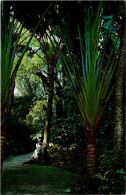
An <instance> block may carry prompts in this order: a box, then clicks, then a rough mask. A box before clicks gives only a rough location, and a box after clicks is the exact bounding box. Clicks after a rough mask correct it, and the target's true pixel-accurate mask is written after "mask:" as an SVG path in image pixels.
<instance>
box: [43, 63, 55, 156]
mask: <svg viewBox="0 0 126 195" xmlns="http://www.w3.org/2000/svg"><path fill="white" fill-rule="evenodd" d="M48 72H49V95H48V106H47V115H46V123H45V127H44V140H43V157H44V158H46V153H47V146H48V144H49V139H50V122H51V116H52V102H53V88H54V66H53V65H51V64H50V65H49V67H48Z"/></svg>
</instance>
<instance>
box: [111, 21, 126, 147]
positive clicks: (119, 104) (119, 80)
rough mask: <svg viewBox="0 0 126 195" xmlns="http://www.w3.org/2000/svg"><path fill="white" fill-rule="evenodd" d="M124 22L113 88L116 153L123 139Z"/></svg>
mask: <svg viewBox="0 0 126 195" xmlns="http://www.w3.org/2000/svg"><path fill="white" fill-rule="evenodd" d="M125 30H126V29H125V21H124V22H123V24H122V29H121V36H120V55H119V60H118V67H117V72H116V87H115V98H116V99H115V103H116V108H115V129H114V142H115V148H116V150H117V151H120V150H121V149H122V147H123V137H124V125H123V123H124V120H123V112H124V111H123V107H124V104H123V100H124V77H125V48H126V47H125V46H126V34H125Z"/></svg>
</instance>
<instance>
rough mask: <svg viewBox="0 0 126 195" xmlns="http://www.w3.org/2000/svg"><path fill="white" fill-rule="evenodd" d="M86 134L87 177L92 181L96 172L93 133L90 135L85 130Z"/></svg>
mask: <svg viewBox="0 0 126 195" xmlns="http://www.w3.org/2000/svg"><path fill="white" fill-rule="evenodd" d="M85 134H86V138H87V141H86V160H87V175H88V179H89V180H93V177H94V174H95V172H96V148H95V133H94V134H91V133H89V132H88V131H87V130H85Z"/></svg>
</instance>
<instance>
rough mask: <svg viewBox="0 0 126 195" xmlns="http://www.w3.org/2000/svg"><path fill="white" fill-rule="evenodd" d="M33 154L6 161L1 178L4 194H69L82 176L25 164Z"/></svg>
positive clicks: (53, 168) (52, 168) (54, 168)
mask: <svg viewBox="0 0 126 195" xmlns="http://www.w3.org/2000/svg"><path fill="white" fill-rule="evenodd" d="M31 155H32V153H29V154H25V155H20V156H16V157H14V158H12V159H9V160H6V161H5V162H4V165H3V172H2V177H1V182H2V186H1V187H2V188H1V189H2V194H13V195H15V194H29V195H30V194H36V195H39V194H52V195H53V194H60V195H62V194H68V193H70V186H71V185H72V184H73V183H74V182H75V181H76V180H78V179H81V176H79V175H76V174H72V173H70V172H67V171H64V170H62V169H59V168H56V167H47V166H40V165H29V164H23V163H24V162H27V161H29V160H30V159H31Z"/></svg>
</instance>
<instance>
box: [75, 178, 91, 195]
mask: <svg viewBox="0 0 126 195" xmlns="http://www.w3.org/2000/svg"><path fill="white" fill-rule="evenodd" d="M87 192H88V189H87V182H85V180H84V179H83V180H79V181H76V182H75V183H74V184H73V185H72V186H71V194H87Z"/></svg>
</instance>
